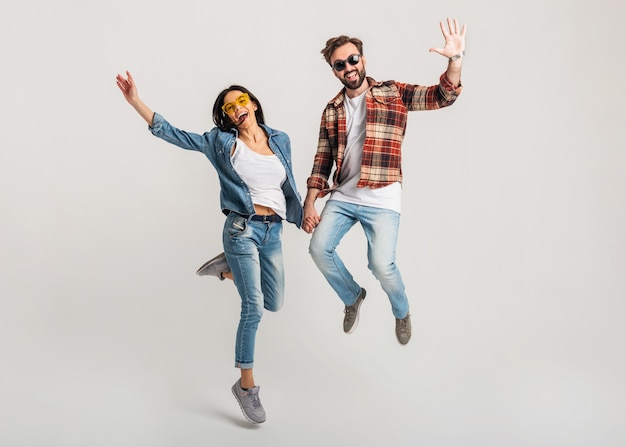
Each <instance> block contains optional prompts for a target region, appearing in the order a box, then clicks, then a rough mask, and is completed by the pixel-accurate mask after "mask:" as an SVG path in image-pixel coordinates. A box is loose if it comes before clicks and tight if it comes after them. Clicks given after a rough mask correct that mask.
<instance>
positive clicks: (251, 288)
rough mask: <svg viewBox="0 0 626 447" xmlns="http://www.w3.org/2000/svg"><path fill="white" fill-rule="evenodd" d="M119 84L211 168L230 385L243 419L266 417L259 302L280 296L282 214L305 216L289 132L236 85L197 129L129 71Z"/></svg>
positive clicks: (152, 122) (166, 134)
mask: <svg viewBox="0 0 626 447" xmlns="http://www.w3.org/2000/svg"><path fill="white" fill-rule="evenodd" d="M117 85H118V87H119V88H120V90H121V91H122V93H123V94H124V98H125V99H126V101H128V103H129V104H130V105H131V106H133V107H134V108H135V110H136V111H137V112H138V113H139V115H141V117H142V118H143V119H144V120H146V122H147V123H148V126H149V128H150V131H151V132H152V133H153V134H154V135H155V136H157V137H159V138H162V139H163V140H165V141H167V142H169V143H172V144H175V145H177V146H179V147H181V148H183V149H190V150H195V151H199V152H202V153H203V154H204V155H206V157H207V158H208V159H209V161H210V162H211V163H212V164H213V167H214V168H215V169H216V171H217V175H218V177H219V181H220V188H221V190H220V206H221V209H222V212H223V213H224V214H225V215H226V221H225V224H224V230H223V236H222V239H223V244H224V254H225V259H223V262H222V263H223V264H224V265H226V266H227V267H226V269H225V270H230V273H229V277H230V275H232V279H233V280H234V282H235V286H236V287H237V291H238V292H239V295H240V297H241V316H240V320H239V327H238V329H237V337H236V344H235V367H237V368H239V369H240V371H241V377H240V378H239V379H238V380H237V382H236V383H235V384H234V385H233V386H232V392H233V394H234V395H235V398H236V399H237V402H238V403H239V405H240V407H241V410H242V411H243V414H244V416H245V417H246V419H247V420H248V421H250V422H252V423H261V422H264V421H265V410H264V409H263V405H262V404H261V401H260V399H259V387H258V386H256V385H255V383H254V376H253V372H252V370H253V364H254V345H255V338H256V331H257V328H258V325H259V322H260V320H261V316H262V313H263V308H265V309H267V310H269V311H274V312H275V311H277V310H279V309H280V308H281V306H282V304H283V297H284V285H285V278H284V268H283V258H282V245H281V235H282V220H283V219H285V220H287V221H288V222H291V223H293V224H295V225H296V226H297V227H298V228H300V226H301V224H302V216H303V211H302V204H301V198H300V195H299V194H298V191H297V188H296V184H295V181H294V177H293V172H292V165H291V144H290V140H289V137H288V135H287V134H285V133H283V132H280V131H278V130H274V129H272V128H270V127H268V126H266V125H265V123H264V117H263V109H262V108H261V103H260V102H259V100H258V99H257V98H256V97H255V96H254V95H253V94H252V93H251V92H250V91H249V90H248V89H246V88H244V87H242V86H237V85H232V86H230V87H228V88H226V89H224V90H223V91H222V92H221V93H220V94H219V95H218V96H217V99H216V100H215V103H214V105H213V122H214V123H215V125H216V127H214V128H213V129H212V130H210V131H209V132H206V133H204V134H202V135H199V134H194V133H190V132H185V131H183V130H179V129H177V128H175V127H174V126H172V125H171V124H170V123H168V122H167V121H166V120H165V119H164V118H163V117H162V116H161V115H159V114H158V113H154V112H153V111H152V110H150V108H149V107H148V106H147V105H146V104H145V103H144V102H143V101H142V100H141V99H140V98H139V95H138V93H137V87H136V85H135V82H134V80H133V77H132V76H131V74H130V73H129V72H128V71H127V72H126V77H124V76H122V75H117ZM220 276H221V274H220Z"/></svg>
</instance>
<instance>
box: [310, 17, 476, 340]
mask: <svg viewBox="0 0 626 447" xmlns="http://www.w3.org/2000/svg"><path fill="white" fill-rule="evenodd" d="M440 28H441V32H442V33H443V36H444V38H445V45H444V47H443V48H431V49H430V51H431V52H435V53H438V54H440V55H442V56H445V57H446V58H447V59H448V67H447V70H446V72H445V73H443V74H442V75H441V77H440V80H439V84H438V85H433V86H430V87H426V86H419V85H411V84H405V83H400V82H396V81H386V82H377V81H375V80H374V79H372V78H371V77H367V76H366V74H365V66H366V60H365V56H364V55H363V43H362V42H361V40H359V39H357V38H354V37H348V36H343V35H342V36H338V37H334V38H331V39H329V40H328V41H327V42H326V46H325V47H324V49H323V50H322V51H321V53H322V54H323V56H324V58H325V60H326V62H328V64H329V65H330V66H331V68H332V71H333V73H334V75H335V76H336V77H337V79H339V80H340V81H341V82H342V83H343V85H344V88H343V89H342V90H341V91H340V92H339V94H337V96H335V97H334V98H333V99H332V100H331V101H330V102H329V103H328V104H327V105H326V108H325V109H324V112H323V114H322V120H321V125H320V133H319V141H318V146H317V153H316V154H315V158H314V161H313V169H312V171H311V175H310V177H309V178H308V179H307V187H308V191H307V197H306V199H305V202H304V224H303V228H304V230H305V231H307V232H308V233H313V235H312V237H311V242H310V245H309V252H310V254H311V257H312V258H313V261H314V262H315V264H316V265H317V267H318V268H319V269H320V271H321V272H322V274H323V275H324V277H325V278H326V280H327V281H328V283H329V284H330V286H331V287H332V288H333V289H334V290H335V292H336V293H337V295H339V298H340V299H341V300H342V301H343V303H344V305H345V310H344V320H343V330H344V332H346V333H348V334H349V333H352V332H353V331H354V330H355V329H356V326H357V324H358V319H359V309H360V306H361V303H362V302H363V300H364V299H365V294H366V291H365V289H363V288H362V287H361V286H359V284H358V283H357V282H356V281H355V280H354V278H353V277H352V275H351V274H350V272H349V271H348V269H347V268H346V266H345V265H344V264H343V262H342V260H341V258H340V257H339V255H338V254H337V252H336V247H337V245H338V244H339V242H340V241H341V239H342V238H343V236H344V235H345V234H346V233H347V232H348V230H350V228H352V226H354V225H355V224H356V223H357V222H358V223H360V224H361V226H362V227H363V230H364V232H365V236H366V238H367V244H368V251H367V256H368V267H369V269H370V270H371V271H372V273H373V274H374V276H375V277H376V279H378V281H379V282H380V284H381V286H382V289H383V290H384V292H385V293H386V294H387V296H388V298H389V301H390V303H391V308H392V312H393V315H394V316H395V318H396V337H397V339H398V341H399V342H400V344H402V345H406V344H407V343H408V342H409V340H410V338H411V316H410V314H409V302H408V299H407V296H406V293H405V288H404V283H403V281H402V277H401V275H400V271H399V269H398V267H397V265H396V243H397V238H398V228H399V223H400V208H401V206H400V205H401V200H400V199H401V192H402V186H401V182H402V167H401V155H402V152H401V149H402V141H403V137H404V133H405V129H406V122H407V112H408V111H413V110H435V109H439V108H442V107H447V106H449V105H452V104H453V103H454V101H455V100H456V98H457V97H458V95H459V94H460V93H461V65H462V61H463V56H464V54H465V53H464V51H465V32H466V27H465V25H464V26H463V28H462V29H460V28H459V23H458V21H457V20H456V19H454V20H451V19H448V20H447V28H446V26H445V24H444V23H443V22H441V23H440ZM333 166H335V172H334V175H333V186H332V188H331V187H329V183H328V179H329V178H330V174H331V170H332V168H333ZM329 193H330V198H329V199H328V201H327V202H326V204H325V206H324V209H323V211H322V214H321V216H320V215H319V214H318V213H317V210H316V208H315V205H314V204H315V200H316V199H317V198H320V197H324V196H326V195H327V194H329Z"/></svg>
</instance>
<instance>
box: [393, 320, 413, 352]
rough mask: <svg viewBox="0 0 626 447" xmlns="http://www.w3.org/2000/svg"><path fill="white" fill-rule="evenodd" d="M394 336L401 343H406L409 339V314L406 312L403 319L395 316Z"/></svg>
mask: <svg viewBox="0 0 626 447" xmlns="http://www.w3.org/2000/svg"><path fill="white" fill-rule="evenodd" d="M396 337H397V338H398V341H399V342H400V344H401V345H406V344H407V343H408V342H409V340H410V339H411V315H410V314H406V317H404V318H403V319H401V320H400V319H398V318H396Z"/></svg>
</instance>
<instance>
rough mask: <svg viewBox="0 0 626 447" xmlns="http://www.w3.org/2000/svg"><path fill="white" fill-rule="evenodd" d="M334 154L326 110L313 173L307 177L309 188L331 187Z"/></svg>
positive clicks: (321, 125) (325, 188)
mask: <svg viewBox="0 0 626 447" xmlns="http://www.w3.org/2000/svg"><path fill="white" fill-rule="evenodd" d="M333 162H334V159H333V154H332V148H331V145H330V140H329V138H328V129H327V127H326V110H325V111H324V114H323V115H322V122H321V124H320V133H319V138H318V143H317V152H316V153H315V158H314V159H313V169H312V170H311V175H310V176H309V178H308V179H307V182H306V185H307V188H315V189H320V190H327V189H328V188H329V184H328V178H329V177H330V172H331V170H332V167H333Z"/></svg>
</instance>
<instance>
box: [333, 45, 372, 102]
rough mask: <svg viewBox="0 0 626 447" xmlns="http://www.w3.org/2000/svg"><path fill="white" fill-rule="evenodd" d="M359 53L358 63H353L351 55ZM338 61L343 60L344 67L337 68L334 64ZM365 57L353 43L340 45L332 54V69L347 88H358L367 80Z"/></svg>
mask: <svg viewBox="0 0 626 447" xmlns="http://www.w3.org/2000/svg"><path fill="white" fill-rule="evenodd" d="M353 55H358V56H359V61H358V62H357V63H356V65H351V63H350V61H351V59H350V56H353ZM337 61H343V62H344V63H343V64H340V65H343V66H344V67H343V69H341V70H337V69H336V68H335V67H334V65H335V63H336V62H337ZM365 62H366V61H365V58H364V57H363V56H361V55H360V54H359V50H358V49H357V48H356V45H354V44H353V43H350V42H349V43H347V44H345V45H342V46H340V47H339V48H337V49H336V50H335V51H333V54H332V55H331V56H330V65H331V66H333V68H332V70H333V73H335V76H336V77H337V79H339V80H340V81H341V83H342V84H343V85H345V86H346V88H348V89H351V90H357V89H358V88H359V87H361V85H362V84H363V81H364V80H365Z"/></svg>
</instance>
